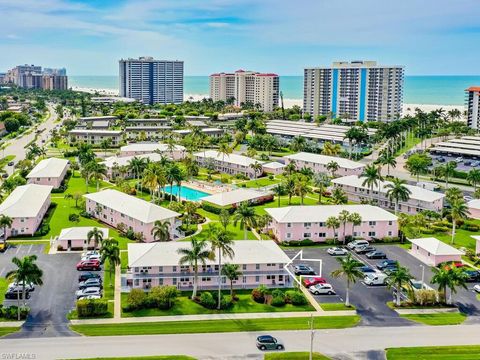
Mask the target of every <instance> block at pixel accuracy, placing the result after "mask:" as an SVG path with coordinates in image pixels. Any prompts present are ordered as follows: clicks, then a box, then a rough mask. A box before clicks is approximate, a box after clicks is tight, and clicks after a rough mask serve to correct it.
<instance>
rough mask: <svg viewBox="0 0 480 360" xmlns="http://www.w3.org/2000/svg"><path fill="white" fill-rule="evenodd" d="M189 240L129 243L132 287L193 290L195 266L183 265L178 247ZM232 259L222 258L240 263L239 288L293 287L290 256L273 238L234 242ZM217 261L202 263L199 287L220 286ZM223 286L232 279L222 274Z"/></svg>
mask: <svg viewBox="0 0 480 360" xmlns="http://www.w3.org/2000/svg"><path fill="white" fill-rule="evenodd" d="M190 246H191V245H190V242H183V241H182V242H157V243H151V244H138V243H137V244H136V243H129V244H128V271H127V275H126V279H127V285H128V286H129V287H130V288H139V289H145V290H148V289H150V288H151V287H153V286H159V285H173V286H176V287H177V288H178V289H179V290H191V289H192V288H193V282H194V272H193V268H192V267H191V266H189V265H187V264H186V265H180V264H179V261H180V258H181V257H182V255H180V254H179V253H178V250H179V249H182V248H189V247H190ZM232 248H233V251H234V256H233V258H232V259H229V258H224V257H223V258H222V264H226V263H230V264H237V265H239V270H240V271H241V272H242V275H241V276H240V277H239V278H238V279H237V280H235V281H234V282H233V286H234V287H235V288H238V289H242V288H246V289H251V288H255V287H257V286H259V285H265V286H268V287H273V288H275V287H277V288H279V287H290V286H292V285H293V281H292V280H291V279H290V276H289V274H288V272H287V271H286V270H285V268H284V267H285V265H286V264H287V263H288V262H289V261H290V258H289V257H288V256H287V255H286V254H285V253H284V252H283V250H282V249H280V247H279V246H278V245H277V244H276V243H275V242H274V241H271V240H254V241H242V240H239V241H234V243H233V245H232ZM218 276H219V268H218V260H216V259H211V260H207V261H206V264H205V265H202V264H199V270H198V289H199V290H207V289H216V288H217V287H218ZM221 282H222V284H223V285H222V286H223V287H224V288H225V289H229V288H230V282H229V280H227V279H226V278H225V276H222V279H221Z"/></svg>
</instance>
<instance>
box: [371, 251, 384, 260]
mask: <svg viewBox="0 0 480 360" xmlns="http://www.w3.org/2000/svg"><path fill="white" fill-rule="evenodd" d="M367 258H369V259H386V258H387V254H385V253H384V252H382V251H372V252H369V253H368V254H367Z"/></svg>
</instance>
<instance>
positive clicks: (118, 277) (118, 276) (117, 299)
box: [113, 265, 122, 320]
mask: <svg viewBox="0 0 480 360" xmlns="http://www.w3.org/2000/svg"><path fill="white" fill-rule="evenodd" d="M113 301H114V303H113V319H114V320H119V319H120V318H121V316H122V269H121V266H120V265H117V266H116V267H115V291H114V294H113Z"/></svg>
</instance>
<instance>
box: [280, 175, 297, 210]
mask: <svg viewBox="0 0 480 360" xmlns="http://www.w3.org/2000/svg"><path fill="white" fill-rule="evenodd" d="M283 187H284V189H285V192H286V193H287V195H288V205H291V204H292V196H293V195H295V178H294V176H288V177H287V178H286V179H285V181H284V182H283Z"/></svg>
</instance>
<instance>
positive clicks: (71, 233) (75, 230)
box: [56, 226, 109, 250]
mask: <svg viewBox="0 0 480 360" xmlns="http://www.w3.org/2000/svg"><path fill="white" fill-rule="evenodd" d="M93 229H95V227H94V226H77V227H71V228H65V229H62V231H61V232H60V235H58V237H57V238H56V245H57V246H61V247H62V248H63V250H67V249H87V248H93V246H94V240H93V239H90V242H89V241H88V233H89V232H90V231H92V230H93ZM97 229H98V231H100V232H101V233H102V236H103V239H108V233H109V230H108V228H103V227H97Z"/></svg>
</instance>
